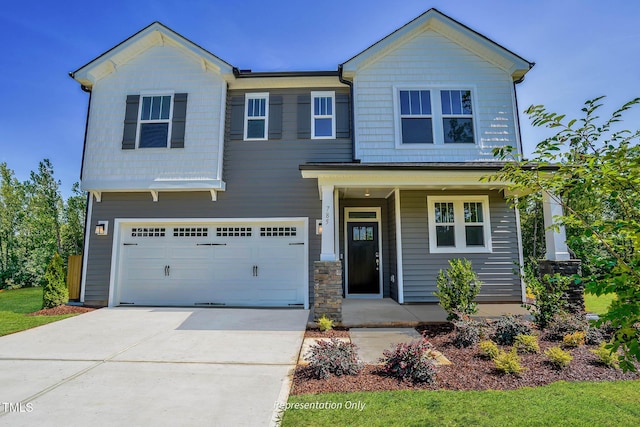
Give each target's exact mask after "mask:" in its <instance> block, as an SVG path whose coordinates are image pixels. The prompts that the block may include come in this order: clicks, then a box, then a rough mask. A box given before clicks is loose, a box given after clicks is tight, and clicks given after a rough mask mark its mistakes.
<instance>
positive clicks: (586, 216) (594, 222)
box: [489, 97, 640, 370]
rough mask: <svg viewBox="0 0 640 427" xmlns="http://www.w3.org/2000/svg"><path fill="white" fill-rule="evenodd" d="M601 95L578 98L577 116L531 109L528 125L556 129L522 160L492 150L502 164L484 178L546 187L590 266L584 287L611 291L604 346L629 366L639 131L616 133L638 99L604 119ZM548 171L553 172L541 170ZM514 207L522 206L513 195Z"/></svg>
mask: <svg viewBox="0 0 640 427" xmlns="http://www.w3.org/2000/svg"><path fill="white" fill-rule="evenodd" d="M602 99H603V97H599V98H596V99H593V100H589V101H587V102H585V105H584V108H582V112H583V113H584V117H582V118H580V119H572V120H569V121H567V120H565V115H563V114H557V113H552V112H548V111H547V110H546V109H545V107H544V106H542V105H536V106H531V107H529V108H528V109H527V110H526V113H527V114H528V115H529V117H530V118H531V119H532V123H533V125H534V126H538V127H547V128H550V129H554V130H556V131H557V133H556V134H555V135H554V136H552V137H550V138H547V139H545V140H543V141H541V142H540V143H538V144H537V146H536V149H535V151H534V152H533V157H532V158H531V159H530V160H525V159H523V158H521V157H520V156H519V155H516V154H514V153H513V151H512V148H510V147H502V148H499V149H496V150H495V152H494V154H496V155H497V156H498V157H499V158H501V159H502V160H508V163H507V164H506V166H505V167H504V168H503V169H502V170H501V171H500V172H499V173H497V174H496V175H495V176H493V177H491V178H489V179H490V180H492V179H500V180H505V181H507V182H510V183H512V184H511V185H510V190H512V192H515V193H517V192H520V193H524V192H531V191H534V192H542V191H547V192H548V193H550V194H551V195H553V197H554V198H556V200H557V201H558V202H559V203H560V204H561V205H562V206H563V208H564V215H562V216H561V217H558V218H556V220H557V221H558V222H560V223H562V224H564V225H565V226H566V227H567V235H568V239H567V240H568V244H569V246H570V247H571V248H572V249H573V250H574V251H576V249H580V252H582V253H581V254H579V256H580V257H581V258H582V259H583V260H584V261H585V262H586V264H587V265H588V266H590V267H592V268H590V269H589V270H588V271H583V277H582V278H581V279H580V278H574V280H582V281H584V284H585V288H586V290H587V292H590V293H593V294H595V295H602V294H610V293H615V294H617V297H618V298H617V300H616V301H614V302H613V303H612V306H611V307H610V309H609V312H608V313H607V314H606V315H604V316H603V318H602V320H603V321H610V322H611V324H612V325H613V326H614V328H616V333H615V334H614V337H613V339H612V343H611V344H610V347H609V348H610V349H612V350H613V351H616V350H618V349H619V348H621V349H622V350H623V355H622V356H621V367H622V368H623V369H625V370H635V367H634V365H633V363H632V362H633V361H634V360H635V361H638V362H640V347H639V339H640V330H639V325H640V147H639V146H638V140H639V139H640V130H637V131H630V130H617V129H616V128H617V126H618V125H619V124H620V123H622V118H623V115H624V114H625V113H627V112H628V111H629V110H630V109H632V108H633V107H635V106H636V105H637V104H640V98H636V99H634V100H632V101H630V102H628V103H626V104H624V105H623V106H622V107H621V108H619V109H618V110H616V111H614V112H613V114H612V115H611V117H610V118H608V119H606V120H601V119H600V117H599V116H598V115H597V113H598V112H599V109H600V108H601V107H602V104H601V103H600V102H601V101H602ZM548 169H555V170H553V171H548ZM511 200H512V202H513V203H514V204H517V205H519V207H522V204H521V202H520V201H519V200H517V199H516V198H515V197H514V198H512V199H511Z"/></svg>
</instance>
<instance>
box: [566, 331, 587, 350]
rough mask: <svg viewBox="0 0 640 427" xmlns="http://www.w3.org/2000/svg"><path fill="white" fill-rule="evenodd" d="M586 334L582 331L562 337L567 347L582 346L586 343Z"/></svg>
mask: <svg viewBox="0 0 640 427" xmlns="http://www.w3.org/2000/svg"><path fill="white" fill-rule="evenodd" d="M584 336H585V333H584V332H582V331H577V332H574V333H572V334H567V335H565V336H564V337H562V345H563V346H565V347H580V346H581V345H584Z"/></svg>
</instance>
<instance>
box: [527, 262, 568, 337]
mask: <svg viewBox="0 0 640 427" xmlns="http://www.w3.org/2000/svg"><path fill="white" fill-rule="evenodd" d="M524 279H525V281H526V283H527V289H530V290H531V293H532V294H533V298H534V301H535V302H534V303H533V304H525V308H526V309H527V310H529V312H530V313H531V315H532V316H533V323H535V324H536V326H538V327H539V328H540V329H544V328H545V327H546V326H547V324H548V323H549V322H550V321H551V320H552V319H553V316H555V315H556V314H557V313H559V312H560V311H562V310H563V309H565V308H566V302H565V300H564V298H563V294H564V291H565V290H566V289H567V288H568V287H569V282H570V280H571V279H570V278H569V277H565V276H561V275H560V274H555V275H553V276H550V275H548V274H546V275H545V276H544V277H543V278H542V281H540V280H539V279H538V277H537V275H536V274H535V273H534V272H533V271H532V270H531V269H530V268H529V269H525V277H524Z"/></svg>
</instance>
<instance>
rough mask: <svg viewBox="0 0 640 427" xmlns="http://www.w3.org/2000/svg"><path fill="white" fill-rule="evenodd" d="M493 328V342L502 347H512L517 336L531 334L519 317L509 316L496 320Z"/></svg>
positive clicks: (527, 326)
mask: <svg viewBox="0 0 640 427" xmlns="http://www.w3.org/2000/svg"><path fill="white" fill-rule="evenodd" d="M493 328H494V332H493V335H492V338H493V340H494V341H495V342H497V343H498V344H502V345H512V344H513V342H514V341H515V339H516V337H517V336H518V335H528V334H529V333H531V328H530V327H529V325H528V324H527V323H526V322H525V321H524V319H522V317H521V316H513V315H511V314H508V315H506V316H502V317H500V318H499V319H498V320H496V321H495V322H494V324H493Z"/></svg>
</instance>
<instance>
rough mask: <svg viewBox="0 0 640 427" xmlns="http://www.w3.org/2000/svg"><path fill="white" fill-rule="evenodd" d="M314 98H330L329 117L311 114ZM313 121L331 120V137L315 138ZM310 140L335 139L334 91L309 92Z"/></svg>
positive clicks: (314, 123) (314, 122)
mask: <svg viewBox="0 0 640 427" xmlns="http://www.w3.org/2000/svg"><path fill="white" fill-rule="evenodd" d="M315 98H331V112H332V113H333V114H331V115H320V114H318V115H316V114H313V107H314V104H315V103H314V99H315ZM315 119H331V135H330V136H316V121H315ZM311 139H336V93H335V91H312V92H311Z"/></svg>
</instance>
